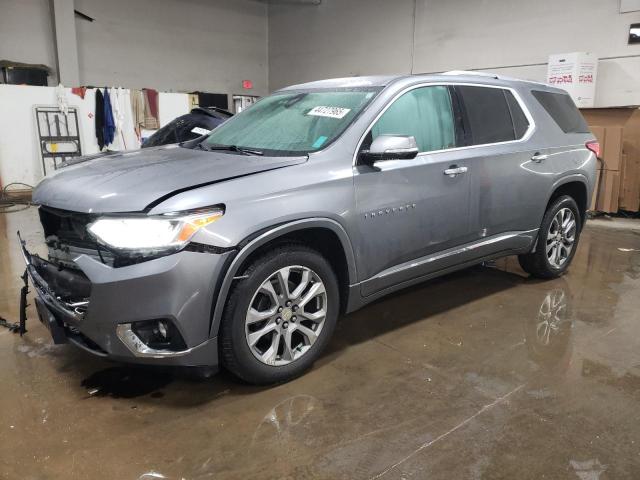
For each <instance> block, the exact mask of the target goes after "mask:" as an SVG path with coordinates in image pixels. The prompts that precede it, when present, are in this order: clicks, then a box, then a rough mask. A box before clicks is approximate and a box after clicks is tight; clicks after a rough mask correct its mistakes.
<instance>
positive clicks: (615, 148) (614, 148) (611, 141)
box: [600, 127, 622, 170]
mask: <svg viewBox="0 0 640 480" xmlns="http://www.w3.org/2000/svg"><path fill="white" fill-rule="evenodd" d="M600 148H601V151H602V152H603V153H602V159H603V160H604V169H605V170H620V166H621V164H622V127H607V128H606V129H605V145H604V148H603V147H602V145H601V146H600Z"/></svg>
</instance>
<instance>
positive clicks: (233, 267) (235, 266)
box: [210, 217, 357, 337]
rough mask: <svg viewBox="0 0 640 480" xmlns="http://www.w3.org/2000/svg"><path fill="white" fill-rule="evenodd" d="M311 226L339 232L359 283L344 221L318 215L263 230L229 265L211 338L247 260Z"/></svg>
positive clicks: (353, 278)
mask: <svg viewBox="0 0 640 480" xmlns="http://www.w3.org/2000/svg"><path fill="white" fill-rule="evenodd" d="M309 228H325V229H328V230H331V231H332V232H333V233H335V234H336V235H337V237H338V238H339V240H340V243H341V244H342V248H343V250H344V255H345V258H346V260H347V271H348V274H349V285H353V284H354V283H356V281H357V280H356V279H357V272H356V263H355V257H354V254H353V248H352V246H351V241H350V240H349V236H348V235H347V232H346V230H345V229H344V228H343V227H342V225H340V223H338V222H337V221H335V220H332V219H329V218H320V217H318V218H305V219H301V220H294V221H291V222H287V223H285V224H281V225H277V226H274V227H273V228H270V229H268V230H266V231H263V232H262V233H260V234H259V235H257V236H255V237H254V238H252V239H250V240H249V241H248V243H246V245H244V246H243V247H242V248H241V249H240V251H239V252H238V253H237V255H236V256H235V257H234V259H233V261H232V262H231V264H230V265H229V268H228V269H227V271H226V273H225V275H224V278H223V279H222V282H221V283H220V288H219V290H218V294H217V296H216V297H215V298H214V306H213V312H212V315H211V328H210V336H211V337H214V336H216V335H217V334H218V329H219V327H220V321H221V320H222V313H223V311H224V307H225V304H226V303H227V297H228V296H229V291H230V290H231V285H232V283H233V280H234V278H235V277H236V276H237V274H238V271H239V269H240V267H241V265H242V264H243V263H244V261H245V260H246V259H247V258H249V256H250V255H251V254H252V253H254V252H255V251H256V250H257V249H258V248H260V247H261V246H263V245H265V244H266V243H268V242H271V241H273V240H276V239H277V238H279V237H282V236H284V235H286V234H288V233H291V232H295V231H299V230H306V229H309Z"/></svg>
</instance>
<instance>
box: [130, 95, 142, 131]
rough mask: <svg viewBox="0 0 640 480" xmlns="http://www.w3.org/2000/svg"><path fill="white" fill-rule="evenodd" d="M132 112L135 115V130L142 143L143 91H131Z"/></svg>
mask: <svg viewBox="0 0 640 480" xmlns="http://www.w3.org/2000/svg"><path fill="white" fill-rule="evenodd" d="M131 110H132V114H133V128H134V130H135V132H136V136H137V137H138V142H139V141H140V133H141V130H142V128H143V127H144V94H143V93H142V91H141V90H131Z"/></svg>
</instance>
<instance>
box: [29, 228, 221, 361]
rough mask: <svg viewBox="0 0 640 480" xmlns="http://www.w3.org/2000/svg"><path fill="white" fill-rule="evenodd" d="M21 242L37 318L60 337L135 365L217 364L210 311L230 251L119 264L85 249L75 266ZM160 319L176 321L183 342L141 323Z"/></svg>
mask: <svg viewBox="0 0 640 480" xmlns="http://www.w3.org/2000/svg"><path fill="white" fill-rule="evenodd" d="M20 243H21V248H22V253H23V256H24V260H25V263H26V265H27V274H28V276H29V279H30V280H31V283H32V284H33V287H34V289H35V292H36V294H37V295H36V299H35V303H36V308H37V311H38V316H39V317H40V321H41V322H42V323H43V324H44V325H45V326H46V327H47V328H48V329H49V331H50V332H51V336H52V338H53V340H54V342H55V343H67V342H69V343H73V344H75V345H76V346H78V347H80V348H82V349H84V350H86V351H88V352H90V353H92V354H94V355H97V356H102V357H107V358H111V359H114V360H117V361H123V362H128V363H142V364H161V365H177V366H206V367H217V364H218V351H217V338H216V337H211V336H210V328H211V318H212V316H211V309H212V308H213V305H214V304H215V302H214V299H215V292H216V289H217V284H218V280H219V279H220V278H221V277H222V274H223V272H224V269H225V267H226V265H227V263H228V260H229V259H230V257H229V256H230V255H231V252H226V253H222V254H213V253H200V252H193V251H181V252H178V253H175V254H173V255H168V256H165V257H160V258H156V259H153V260H149V261H146V262H142V263H138V264H135V265H130V266H126V267H119V268H114V267H111V266H109V265H105V264H103V263H101V262H99V261H97V260H96V259H94V258H92V257H90V256H88V255H80V256H78V257H77V258H75V259H74V263H75V265H77V267H78V270H75V269H68V268H59V267H58V266H56V265H54V264H52V263H50V262H48V261H46V260H44V259H42V258H40V257H38V256H37V255H33V254H31V253H30V252H29V251H28V250H27V248H26V245H25V242H24V241H23V240H22V239H20ZM153 322H161V323H162V324H163V325H169V326H170V327H171V328H170V330H171V331H172V332H174V335H175V336H177V337H179V340H180V341H179V342H177V343H176V342H172V343H171V344H169V343H167V344H166V345H158V344H155V343H152V342H150V341H149V338H148V337H146V336H145V335H143V334H141V332H144V331H145V330H144V329H143V328H141V327H139V326H141V325H149V324H153ZM176 345H179V347H178V348H176Z"/></svg>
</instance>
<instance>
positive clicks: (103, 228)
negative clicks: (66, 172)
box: [88, 209, 224, 251]
mask: <svg viewBox="0 0 640 480" xmlns="http://www.w3.org/2000/svg"><path fill="white" fill-rule="evenodd" d="M222 215H224V210H222V209H214V210H208V211H206V212H198V213H189V214H184V215H158V216H153V217H129V218H125V217H103V218H99V219H98V220H96V221H95V222H93V223H92V224H90V225H89V227H88V230H89V232H90V233H91V234H92V235H93V236H94V237H96V238H97V239H98V240H99V241H100V242H102V243H104V244H105V245H107V246H109V247H112V248H116V249H124V250H138V251H140V250H143V251H144V250H167V249H174V248H175V249H178V248H180V247H182V246H184V245H185V244H186V243H187V242H188V241H189V240H191V237H193V236H194V235H195V233H196V232H197V231H198V230H200V229H201V228H202V227H205V226H206V225H209V224H210V223H213V222H215V221H216V220H218V219H219V218H220V217H222Z"/></svg>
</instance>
